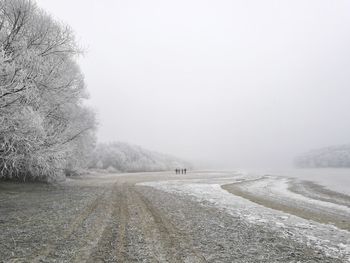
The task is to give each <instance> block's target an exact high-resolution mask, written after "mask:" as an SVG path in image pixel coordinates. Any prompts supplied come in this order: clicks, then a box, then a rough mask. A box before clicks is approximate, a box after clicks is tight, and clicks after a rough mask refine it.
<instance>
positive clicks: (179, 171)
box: [175, 168, 187, 174]
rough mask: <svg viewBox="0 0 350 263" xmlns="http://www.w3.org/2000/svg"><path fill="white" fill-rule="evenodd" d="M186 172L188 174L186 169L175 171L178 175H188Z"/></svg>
mask: <svg viewBox="0 0 350 263" xmlns="http://www.w3.org/2000/svg"><path fill="white" fill-rule="evenodd" d="M186 172H187V169H186V168H185V169H178V168H176V169H175V173H176V174H186Z"/></svg>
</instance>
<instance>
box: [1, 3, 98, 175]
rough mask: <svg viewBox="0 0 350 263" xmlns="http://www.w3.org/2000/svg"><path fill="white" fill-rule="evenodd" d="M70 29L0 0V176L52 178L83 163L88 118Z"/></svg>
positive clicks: (90, 138)
mask: <svg viewBox="0 0 350 263" xmlns="http://www.w3.org/2000/svg"><path fill="white" fill-rule="evenodd" d="M80 53H81V51H80V48H79V47H78V46H77V43H76V41H75V38H74V34H73V32H72V30H71V29H70V28H69V27H68V26H66V25H63V24H62V23H59V22H57V21H55V20H53V19H52V17H50V16H49V15H48V14H46V13H45V12H44V11H43V10H41V9H40V8H38V7H37V6H36V4H35V3H33V2H32V1H30V0H0V178H8V179H13V178H18V179H20V180H28V179H40V180H46V179H50V178H57V177H61V176H62V175H64V173H65V172H71V171H72V170H75V169H77V168H78V167H82V166H84V165H85V163H86V160H87V157H88V153H89V152H91V150H92V148H93V147H94V141H95V139H94V138H95V136H94V133H95V116H94V113H93V112H92V111H91V110H90V109H89V108H87V107H86V106H84V104H83V100H84V99H85V98H86V97H87V92H86V88H85V85H84V78H83V75H82V73H81V71H80V68H79V66H78V65H77V63H76V59H77V57H78V56H79V54H80Z"/></svg>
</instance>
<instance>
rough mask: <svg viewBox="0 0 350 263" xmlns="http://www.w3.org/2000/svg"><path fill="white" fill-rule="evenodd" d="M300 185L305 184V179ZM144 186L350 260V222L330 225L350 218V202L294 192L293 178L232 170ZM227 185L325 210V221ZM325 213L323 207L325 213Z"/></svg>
mask: <svg viewBox="0 0 350 263" xmlns="http://www.w3.org/2000/svg"><path fill="white" fill-rule="evenodd" d="M298 183H303V182H301V181H299V182H298ZM142 185H147V186H151V187H154V188H156V189H158V190H162V191H165V192H169V193H174V194H179V195H182V196H191V197H194V198H195V199H197V200H198V201H199V202H207V203H210V204H211V205H213V206H215V207H217V208H220V209H223V210H224V211H225V212H226V213H229V214H230V215H232V216H235V217H240V218H241V219H242V220H244V221H246V222H248V223H250V224H254V225H260V226H262V227H267V228H269V229H274V230H275V231H276V233H278V235H280V236H282V237H284V238H287V239H292V240H294V241H297V242H300V243H303V244H305V245H307V246H310V247H312V248H314V249H318V250H320V251H322V252H324V253H325V254H326V255H329V256H331V257H334V258H338V259H341V260H342V261H344V262H350V232H349V231H348V230H349V229H347V227H348V222H344V224H345V226H343V229H340V228H339V227H337V226H335V225H333V224H332V222H327V223H326V221H327V220H330V219H334V221H336V222H338V223H339V222H342V220H346V219H350V208H349V206H346V205H344V204H339V202H338V203H337V202H329V201H324V200H319V199H315V198H311V197H310V196H304V195H302V194H300V193H296V192H292V191H290V190H289V187H290V185H289V179H287V178H281V177H273V176H258V175H250V176H246V175H242V174H240V173H236V174H232V173H231V174H227V177H224V176H222V174H221V177H219V178H206V179H189V180H176V181H162V182H147V183H143V184H142ZM225 185H226V186H225ZM227 185H230V186H231V187H238V186H239V187H240V188H238V189H240V190H241V191H243V192H245V193H249V194H250V195H251V196H255V197H259V198H260V197H262V196H263V197H264V198H268V199H269V200H273V201H274V202H280V203H282V204H283V205H285V206H289V207H292V208H293V207H294V208H295V207H299V209H301V210H303V209H305V210H306V211H307V212H308V210H309V214H312V213H311V212H314V213H315V211H316V212H319V213H320V215H323V217H324V219H325V220H324V221H325V222H316V221H314V220H312V217H309V218H308V217H307V216H304V218H303V217H300V216H298V214H297V213H289V212H290V211H283V209H271V208H274V207H269V206H268V205H266V204H265V205H264V203H263V202H261V203H259V202H254V200H253V201H252V200H249V198H247V196H244V195H241V196H240V195H239V194H237V192H236V193H235V194H231V193H229V192H228V191H226V190H224V189H223V187H224V188H227ZM343 201H344V200H343ZM346 202H347V200H345V204H346ZM348 205H350V202H349V203H348ZM277 208H278V207H277ZM311 208H312V209H311ZM310 211H311V212H310ZM320 211H323V214H322V213H321V212H320ZM315 215H317V213H316V214H315ZM337 220H338V221H337ZM348 221H349V220H348ZM344 228H345V229H347V230H344Z"/></svg>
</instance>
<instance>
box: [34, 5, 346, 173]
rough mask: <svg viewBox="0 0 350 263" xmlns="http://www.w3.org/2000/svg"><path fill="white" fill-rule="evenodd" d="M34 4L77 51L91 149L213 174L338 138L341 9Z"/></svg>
mask: <svg viewBox="0 0 350 263" xmlns="http://www.w3.org/2000/svg"><path fill="white" fill-rule="evenodd" d="M37 3H38V6H39V7H41V8H43V9H44V10H46V11H47V12H48V13H50V14H52V15H53V16H54V17H55V18H57V19H59V20H61V21H63V22H64V23H67V24H69V25H70V26H71V27H72V28H73V30H74V31H75V32H76V35H77V38H78V41H79V43H80V45H81V46H82V47H83V48H84V49H85V50H86V52H85V55H84V57H83V58H80V59H79V64H80V66H81V68H82V71H83V73H84V75H85V81H86V85H87V88H88V91H89V93H90V99H89V101H88V104H89V105H91V106H92V107H93V108H95V109H96V111H97V113H98V120H99V129H98V140H99V141H100V142H112V141H121V142H127V143H131V144H136V145H140V146H141V147H143V148H146V149H150V150H154V151H158V152H163V153H167V154H170V155H174V156H177V157H179V158H184V159H187V160H190V161H194V162H195V163H202V164H203V163H204V164H209V165H211V166H213V167H217V168H236V167H247V168H250V167H278V166H290V165H291V164H292V161H293V158H294V157H296V156H297V155H298V154H301V153H303V152H306V151H309V150H311V149H315V148H322V147H326V146H330V145H338V144H347V143H349V142H350V140H349V136H348V134H349V132H350V122H348V121H346V120H348V118H349V115H350V111H349V103H348V98H349V97H350V89H349V84H350V74H349V70H350V50H349V48H348V46H349V44H350V34H349V32H350V17H349V16H348V14H349V11H350V2H348V1H307V2H305V1H263V2H262V1H224V0H223V1H215V2H214V1H212V2H211V1H204V2H203V1H198V0H191V1H182V0H181V1H176V2H170V1H153V0H152V1H147V2H143V1H128V2H123V1H112V0H103V1H89V2H88V4H86V3H87V2H86V1H81V0H78V1H74V2H72V1H68V0H63V1H52V0H38V1H37ZM82 6H83V8H82Z"/></svg>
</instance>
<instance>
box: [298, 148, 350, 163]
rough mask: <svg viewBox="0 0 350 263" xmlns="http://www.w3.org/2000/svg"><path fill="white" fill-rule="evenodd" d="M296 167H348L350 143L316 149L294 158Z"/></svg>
mask: <svg viewBox="0 0 350 263" xmlns="http://www.w3.org/2000/svg"><path fill="white" fill-rule="evenodd" d="M295 164H296V166H298V167H303V168H312V167H315V168H317V167H319V168H322V167H339V168H341V167H350V145H340V146H332V147H327V148H322V149H317V150H313V151H310V152H308V153H306V154H303V155H301V156H299V157H297V158H296V159H295Z"/></svg>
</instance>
